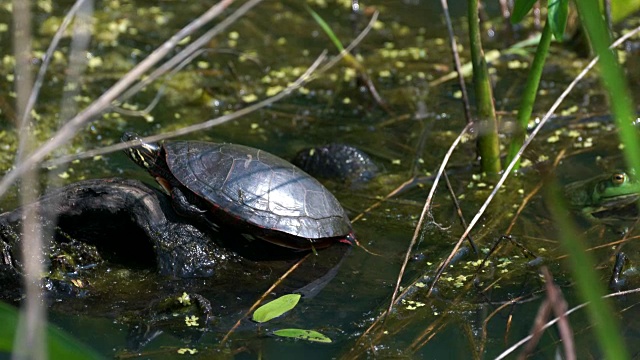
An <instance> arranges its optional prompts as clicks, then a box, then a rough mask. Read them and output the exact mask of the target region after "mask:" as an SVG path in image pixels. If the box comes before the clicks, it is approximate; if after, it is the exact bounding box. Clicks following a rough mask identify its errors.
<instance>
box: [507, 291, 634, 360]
mask: <svg viewBox="0 0 640 360" xmlns="http://www.w3.org/2000/svg"><path fill="white" fill-rule="evenodd" d="M637 293H640V288H636V289H631V290H626V291H620V292H616V293H613V294H608V295H605V296H603V297H602V298H603V299H608V298H612V297H618V296H627V295H631V294H637ZM587 305H589V303H588V302H586V303H582V304H580V305H578V306H575V307H573V308H571V309H569V310H567V311H566V312H565V313H564V316H569V315H571V314H573V313H574V312H576V311H578V310H580V309H582V308H585V307H587ZM558 321H560V319H559V318H557V317H556V318H554V319H553V320H551V321H549V322H547V323H546V324H544V326H543V327H542V330H546V329H548V328H550V327H551V326H553V325H554V324H555V323H557V322H558ZM531 338H532V335H527V336H525V337H524V338H522V339H520V341H518V342H516V343H515V344H513V345H511V346H510V347H509V348H507V349H506V350H505V351H503V352H502V353H501V354H500V355H498V356H497V357H496V358H495V360H500V359H504V358H506V357H507V356H509V355H511V353H513V352H514V351H515V350H516V349H518V348H519V347H521V346H523V345H524V344H526V343H527V342H529V340H531Z"/></svg>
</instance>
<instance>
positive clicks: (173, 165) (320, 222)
mask: <svg viewBox="0 0 640 360" xmlns="http://www.w3.org/2000/svg"><path fill="white" fill-rule="evenodd" d="M163 147H164V151H165V156H166V163H167V166H168V168H169V170H170V171H171V173H172V174H173V175H174V177H175V178H176V179H177V180H178V181H179V182H180V183H181V184H182V185H184V187H186V188H187V189H188V190H190V191H191V192H193V193H194V194H195V195H197V196H199V197H200V198H202V199H203V200H205V201H206V202H208V203H210V204H211V205H212V209H213V210H215V211H220V210H222V211H223V212H224V213H226V214H228V215H230V216H231V217H233V218H235V219H237V220H238V221H239V222H243V223H246V224H249V225H252V226H255V227H258V228H261V229H266V230H269V231H277V232H281V233H285V234H288V235H290V236H293V237H296V238H302V239H305V240H307V243H308V242H309V241H310V242H311V243H313V242H314V241H316V240H319V239H324V238H345V237H346V236H347V235H349V234H351V232H352V229H351V223H350V222H349V219H348V217H347V215H346V213H345V211H344V209H343V208H342V206H341V205H340V203H339V202H338V200H337V199H336V198H335V197H334V196H333V194H331V193H330V192H329V191H328V190H327V189H326V188H325V187H324V186H323V185H322V184H320V182H318V181H317V180H316V179H314V178H313V177H311V176H310V175H308V174H307V173H305V172H304V171H302V170H300V169H299V168H297V167H296V166H294V165H293V164H291V163H289V162H288V161H286V160H283V159H281V158H279V157H277V156H275V155H272V154H270V153H268V152H266V151H263V150H258V149H254V148H251V147H247V146H242V145H236V144H215V143H208V142H197V141H176V142H166V143H165V144H164V145H163ZM271 236H272V235H271ZM292 247H298V246H292Z"/></svg>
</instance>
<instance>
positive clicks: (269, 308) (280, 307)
mask: <svg viewBox="0 0 640 360" xmlns="http://www.w3.org/2000/svg"><path fill="white" fill-rule="evenodd" d="M298 301H300V295H299V294H288V295H284V296H281V297H279V298H277V299H275V300H273V301H271V302H268V303H266V304H264V305H262V306H260V307H259V308H258V309H257V310H256V311H255V312H254V313H253V321H255V322H259V323H264V322H267V321H269V320H271V319H274V318H277V317H278V316H280V315H282V314H284V313H286V312H287V311H289V310H291V309H293V308H294V307H296V305H298Z"/></svg>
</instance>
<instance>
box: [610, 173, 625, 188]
mask: <svg viewBox="0 0 640 360" xmlns="http://www.w3.org/2000/svg"><path fill="white" fill-rule="evenodd" d="M626 179H627V174H625V173H623V172H617V173H614V174H613V175H611V182H612V183H613V184H614V185H622V184H624V182H625V180H626Z"/></svg>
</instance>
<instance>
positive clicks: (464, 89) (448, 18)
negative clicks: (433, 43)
mask: <svg viewBox="0 0 640 360" xmlns="http://www.w3.org/2000/svg"><path fill="white" fill-rule="evenodd" d="M440 3H441V4H442V12H443V13H444V20H445V23H446V24H447V33H448V34H449V41H451V53H452V54H453V61H454V63H455V65H456V72H457V73H458V85H460V91H461V92H462V104H463V105H464V116H465V118H466V119H467V123H470V122H472V119H471V110H470V106H469V95H468V94H467V86H466V85H465V82H464V75H463V74H462V63H460V54H458V43H457V42H456V35H455V33H454V32H453V25H451V15H450V14H449V4H448V3H447V0H440Z"/></svg>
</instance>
